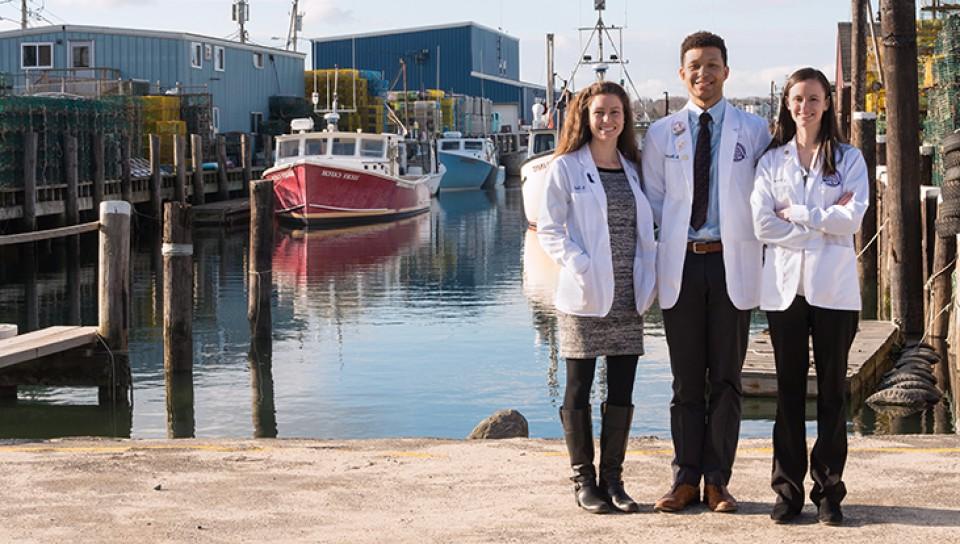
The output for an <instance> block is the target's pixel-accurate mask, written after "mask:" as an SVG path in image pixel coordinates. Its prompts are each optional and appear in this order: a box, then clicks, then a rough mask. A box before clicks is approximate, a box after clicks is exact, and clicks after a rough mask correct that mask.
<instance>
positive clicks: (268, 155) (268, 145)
mask: <svg viewBox="0 0 960 544" xmlns="http://www.w3.org/2000/svg"><path fill="white" fill-rule="evenodd" d="M261 138H263V166H264V167H266V168H270V167H271V166H273V136H271V135H270V134H262V135H261Z"/></svg>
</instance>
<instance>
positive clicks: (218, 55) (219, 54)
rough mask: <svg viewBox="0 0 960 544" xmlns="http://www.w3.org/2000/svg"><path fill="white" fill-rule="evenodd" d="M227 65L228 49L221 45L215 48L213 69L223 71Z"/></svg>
mask: <svg viewBox="0 0 960 544" xmlns="http://www.w3.org/2000/svg"><path fill="white" fill-rule="evenodd" d="M226 65H227V50H226V49H224V48H222V47H220V46H219V45H218V46H216V47H214V48H213V69H214V70H216V71H218V72H222V71H224V69H226Z"/></svg>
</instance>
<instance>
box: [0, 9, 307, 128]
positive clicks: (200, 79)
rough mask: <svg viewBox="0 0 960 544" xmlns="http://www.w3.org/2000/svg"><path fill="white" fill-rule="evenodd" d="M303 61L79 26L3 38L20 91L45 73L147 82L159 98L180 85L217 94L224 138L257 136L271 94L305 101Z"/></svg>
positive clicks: (6, 61) (3, 64)
mask: <svg viewBox="0 0 960 544" xmlns="http://www.w3.org/2000/svg"><path fill="white" fill-rule="evenodd" d="M305 57H306V55H305V54H304V53H296V52H292V51H285V50H282V49H275V48H272V47H263V46H259V45H252V44H241V43H238V42H232V41H228V40H223V39H220V38H211V37H208V36H200V35H196V34H187V33H181V32H160V31H153V30H133V29H123V28H104V27H93V26H74V25H63V26H47V27H37V28H29V29H26V30H12V31H7V32H0V72H5V73H7V74H8V80H10V81H12V83H13V87H15V92H16V91H19V90H21V89H22V88H23V87H25V86H26V85H28V82H30V81H36V80H37V77H36V76H37V74H38V73H39V71H48V72H60V73H69V74H70V75H72V76H76V77H78V78H90V79H93V80H96V79H104V80H105V81H106V80H111V79H112V80H116V79H121V80H134V81H141V82H144V83H146V84H149V88H150V90H151V92H154V93H155V92H158V91H159V92H163V91H165V90H168V89H173V88H176V87H177V86H180V87H181V88H182V90H183V92H186V93H209V94H210V95H211V97H212V102H213V108H214V110H213V120H214V129H215V130H217V131H220V132H231V131H244V132H252V131H255V130H254V129H256V128H257V126H258V125H257V123H258V121H259V119H266V118H267V117H268V115H269V113H268V111H269V110H268V99H269V97H270V96H275V95H277V96H300V97H302V96H303V72H304V58H305ZM158 87H159V89H158ZM258 114H260V115H258Z"/></svg>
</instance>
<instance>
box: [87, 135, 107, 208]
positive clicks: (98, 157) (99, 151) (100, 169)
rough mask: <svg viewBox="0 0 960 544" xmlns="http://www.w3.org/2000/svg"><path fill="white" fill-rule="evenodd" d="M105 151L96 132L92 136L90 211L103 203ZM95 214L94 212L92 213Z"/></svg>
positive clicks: (105, 174)
mask: <svg viewBox="0 0 960 544" xmlns="http://www.w3.org/2000/svg"><path fill="white" fill-rule="evenodd" d="M105 152H106V149H105V148H104V142H103V134H101V133H99V132H97V133H94V134H93V195H92V196H93V207H92V208H91V209H92V210H99V209H100V203H101V202H103V190H104V184H105V183H106V178H107V173H106V166H107V163H106V161H105V158H104V155H105ZM94 213H96V212H94Z"/></svg>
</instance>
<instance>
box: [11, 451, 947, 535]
mask: <svg viewBox="0 0 960 544" xmlns="http://www.w3.org/2000/svg"><path fill="white" fill-rule="evenodd" d="M850 446H851V453H850V461H849V463H848V466H847V472H846V481H847V486H848V488H849V495H848V496H847V500H846V502H845V503H844V512H845V514H846V516H847V524H846V525H845V526H843V527H838V528H834V527H825V526H821V525H819V524H817V522H816V515H815V510H814V507H813V506H812V505H808V506H807V507H806V509H805V510H804V515H803V516H802V517H801V519H800V520H799V521H798V523H796V524H794V525H788V526H778V525H774V524H773V523H772V522H771V521H770V519H769V517H768V515H769V511H770V508H771V506H772V502H773V495H772V492H771V491H770V488H769V486H768V479H769V477H770V468H771V461H770V456H771V451H770V444H769V441H766V440H746V441H743V442H741V449H740V452H739V454H738V457H737V462H736V466H735V468H734V480H733V482H731V490H732V492H733V493H734V495H736V496H737V498H738V499H739V500H740V501H741V509H740V512H739V513H736V514H716V513H713V512H709V511H708V510H706V509H705V508H704V507H702V506H698V507H696V508H694V509H692V510H691V511H689V512H687V513H682V514H656V513H654V512H653V510H652V504H653V501H655V500H656V499H657V498H658V497H659V496H660V495H661V494H662V493H663V492H664V491H666V488H667V486H668V483H669V480H670V466H669V464H670V456H671V451H670V444H669V443H668V442H666V441H658V440H637V441H633V442H631V444H630V451H629V453H628V456H627V463H626V482H627V489H628V491H630V492H631V493H632V494H633V496H634V498H635V499H637V500H638V501H641V502H642V505H643V509H644V510H643V512H642V513H639V514H632V515H610V516H594V515H590V514H587V513H584V512H581V511H579V510H578V509H577V508H576V506H575V504H574V500H573V495H572V492H571V489H572V487H571V485H570V484H569V482H567V481H566V479H565V477H566V476H567V471H568V469H567V466H566V465H567V461H566V456H565V450H564V448H563V444H562V443H561V442H560V441H555V440H506V441H486V442H474V441H469V442H468V441H449V440H429V439H405V440H356V441H322V440H260V441H256V440H216V441H205V440H178V441H165V440H162V441H150V440H61V441H45V442H17V443H12V442H6V443H3V444H0V489H2V491H0V493H2V495H0V496H2V499H3V500H2V501H0V512H2V514H0V515H2V519H3V523H2V524H0V542H70V541H73V542H123V543H130V542H140V543H152V542H231V543H232V542H269V541H273V542H351V543H353V542H378V543H379V542H416V543H418V544H422V543H425V542H458V543H459V542H524V543H528V542H545V543H546V542H549V543H557V542H604V543H610V542H658V543H669V542H725V543H734V542H741V543H743V542H746V543H750V544H757V543H765V542H815V541H824V540H827V539H830V540H838V541H839V540H840V539H842V540H843V541H844V542H869V543H871V544H882V543H896V544H903V543H905V542H960V437H957V436H952V435H951V436H925V437H917V436H910V437H907V436H898V437H869V438H854V439H852V440H851V443H850ZM808 489H809V482H808Z"/></svg>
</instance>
